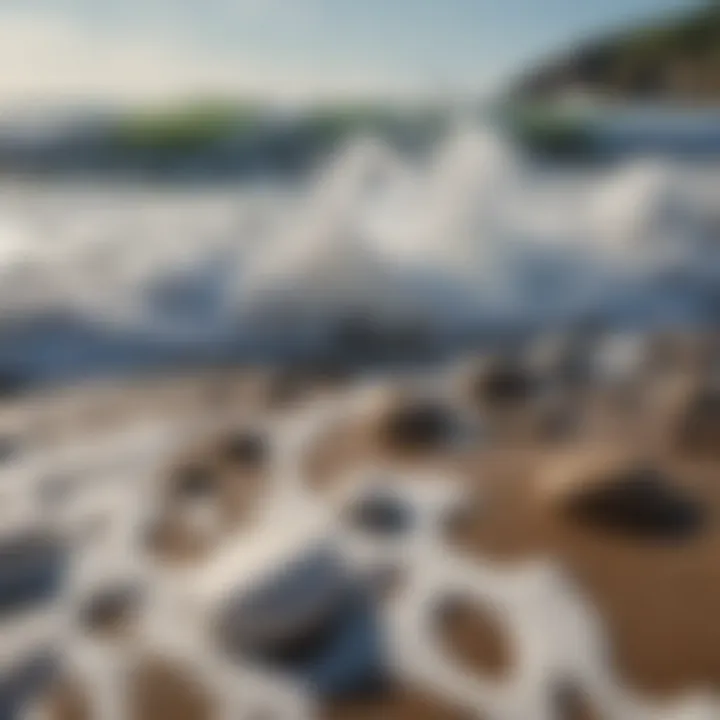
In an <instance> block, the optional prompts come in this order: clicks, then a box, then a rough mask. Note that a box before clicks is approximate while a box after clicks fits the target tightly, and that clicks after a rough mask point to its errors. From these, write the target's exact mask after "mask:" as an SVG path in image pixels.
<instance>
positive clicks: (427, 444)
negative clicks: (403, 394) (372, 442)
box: [378, 399, 457, 451]
mask: <svg viewBox="0 0 720 720" xmlns="http://www.w3.org/2000/svg"><path fill="white" fill-rule="evenodd" d="M456 425H457V423H456V422H455V418H454V416H453V413H452V412H451V411H450V410H449V409H448V408H446V407H444V406H443V405H442V404H440V403H437V402H434V401H432V400H424V399H418V400H416V399H410V400H399V401H398V402H397V403H395V404H391V405H390V406H389V407H387V408H386V409H385V411H384V412H383V413H382V414H381V417H380V418H379V421H378V435H379V439H380V441H381V442H382V444H384V445H385V446H386V447H388V448H392V449H395V450H400V451H420V450H434V449H438V448H441V447H443V446H445V445H446V444H447V443H449V442H450V441H451V439H452V436H453V433H454V431H455V429H456Z"/></svg>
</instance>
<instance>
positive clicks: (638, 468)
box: [555, 463, 703, 540]
mask: <svg viewBox="0 0 720 720" xmlns="http://www.w3.org/2000/svg"><path fill="white" fill-rule="evenodd" d="M555 500H556V502H557V503H558V506H559V508H560V509H561V511H562V512H563V513H564V514H565V515H566V516H567V517H568V518H570V519H571V520H573V521H575V522H577V523H580V524H581V525H583V526H586V527H589V528H592V529H595V530H599V531H602V532H611V533H616V534H618V535H621V536H630V537H636V538H645V539H650V540H680V539H684V538H687V537H691V536H693V535H695V534H696V533H697V532H698V531H699V530H700V529H701V528H702V525H703V512H702V510H701V508H700V506H699V505H698V504H696V503H695V502H693V501H692V500H690V499H689V498H687V497H685V496H684V494H683V493H681V492H680V490H679V489H676V488H674V487H673V485H672V482H671V481H670V480H669V479H668V478H666V477H665V475H664V474H663V473H662V472H660V471H658V470H657V469H656V468H654V467H652V466H645V465H642V464H638V463H627V464H621V465H618V466H615V467H613V466H610V467H607V468H590V469H588V470H586V471H584V472H582V471H581V473H580V474H579V475H577V476H576V477H575V478H574V479H571V480H570V482H566V483H564V484H563V485H562V487H561V488H560V491H559V492H558V493H557V496H556V498H555Z"/></svg>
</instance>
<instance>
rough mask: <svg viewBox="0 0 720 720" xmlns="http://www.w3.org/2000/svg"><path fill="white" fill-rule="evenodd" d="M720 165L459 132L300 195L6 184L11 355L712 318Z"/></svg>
mask: <svg viewBox="0 0 720 720" xmlns="http://www.w3.org/2000/svg"><path fill="white" fill-rule="evenodd" d="M717 174H718V169H713V168H707V167H703V168H699V167H692V166H687V165H684V166H679V165H677V164H672V163H670V162H665V161H659V160H656V161H647V160H632V161H627V162H625V163H624V164H621V165H615V166H613V167H604V168H573V169H568V168H566V169H564V170H559V169H557V168H555V169H550V168H548V167H540V166H538V165H537V164H531V163H530V162H529V161H527V160H526V159H524V158H523V157H521V156H520V155H519V154H517V153H516V152H515V151H514V149H513V148H512V147H510V146H509V145H508V144H505V143H504V142H503V140H501V139H500V138H499V137H498V136H497V135H495V134H493V133H491V132H490V131H488V130H485V129H477V128H463V129H458V130H457V131H456V132H455V133H454V134H452V135H451V136H449V137H447V138H446V139H445V140H443V141H442V143H440V144H439V146H438V147H437V148H436V150H435V152H434V153H433V154H432V156H431V157H430V158H429V159H428V158H425V159H423V160H419V159H408V158H404V157H401V156H399V155H398V154H397V153H396V152H395V151H394V150H393V149H391V148H390V147H387V146H385V145H383V144H382V143H381V142H379V141H375V140H372V139H368V138H357V139H355V140H354V141H353V142H351V143H349V144H348V146H347V147H346V148H344V149H342V150H341V151H340V152H338V153H337V155H336V156H335V157H334V158H333V159H332V161H331V162H330V164H329V166H328V167H326V168H325V169H324V170H323V171H322V172H320V173H319V174H318V175H317V176H315V177H313V178H312V179H310V180H307V181H306V182H305V183H304V184H303V186H302V187H299V188H298V187H295V188H293V190H292V191H288V189H287V188H282V189H281V188H278V187H264V188H262V189H260V188H257V187H254V188H252V189H248V188H232V189H223V190H216V191H209V190H197V189H187V188H182V189H177V188H176V189H168V188H164V189H158V188H154V189H148V188H144V189H142V188H139V187H132V186H122V187H109V186H102V187H88V186H87V185H82V186H81V185H77V186H73V185H67V184H64V185H58V186H54V187H53V186H51V185H48V184H44V185H43V186H31V185H28V184H20V183H10V182H7V183H5V187H4V192H3V194H2V196H1V197H0V314H1V317H2V327H3V328H4V329H5V332H10V331H12V332H13V333H14V334H13V335H12V343H11V347H10V349H8V350H6V351H4V354H3V358H2V359H3V360H4V361H6V362H8V361H13V362H21V361H25V360H27V359H28V358H30V361H31V362H34V363H35V365H37V366H38V367H39V368H40V369H42V370H44V371H49V370H50V369H58V368H60V369H67V368H68V367H70V366H73V363H72V362H71V361H70V360H69V359H68V357H67V356H68V354H70V355H72V356H73V358H74V359H75V365H77V364H78V363H80V364H82V365H84V366H92V365H93V363H95V364H100V365H101V364H102V363H103V362H107V358H108V357H111V356H112V357H113V358H114V360H115V361H117V362H122V361H130V359H133V358H135V359H137V356H138V354H137V353H134V352H133V351H131V350H130V349H128V352H127V353H123V352H119V353H118V352H115V353H112V352H110V351H109V350H108V349H107V348H108V347H112V348H114V349H115V350H117V348H118V347H121V348H122V347H124V346H127V347H128V348H134V349H135V350H137V348H138V347H144V348H147V347H153V348H156V349H157V348H163V347H172V348H175V349H178V348H185V349H188V348H197V347H202V348H205V349H208V348H214V349H217V350H220V349H227V348H230V347H232V348H235V349H236V350H237V351H240V350H241V349H244V350H247V349H248V348H256V349H257V348H258V347H261V346H263V345H264V344H268V343H271V344H272V343H275V344H277V343H282V344H283V347H285V348H286V349H288V348H291V347H292V346H293V344H300V343H304V344H305V346H307V344H308V343H312V342H321V341H322V340H323V339H326V336H327V333H328V331H329V330H330V329H332V328H333V327H334V326H335V325H336V324H337V322H338V321H342V320H345V319H347V318H348V317H351V318H357V317H362V318H364V319H365V320H369V321H374V322H375V323H377V324H379V325H381V326H385V327H390V328H394V329H398V328H402V327H403V326H412V327H414V328H418V327H420V328H422V329H423V331H424V332H425V333H426V334H427V335H429V336H431V337H434V338H436V339H437V340H442V339H444V338H446V337H447V336H448V334H451V333H455V332H458V331H465V330H469V329H473V328H475V329H476V328H478V327H482V326H483V324H485V323H488V322H492V323H494V324H495V323H498V322H504V323H522V324H528V323H530V324H532V323H552V322H558V321H566V320H568V319H572V318H573V317H577V316H578V315H582V314H583V313H590V312H603V311H606V312H608V313H611V314H612V316H613V317H615V318H622V319H625V320H628V321H630V320H632V321H634V322H651V321H652V322H657V321H670V320H677V319H682V320H686V321H687V320H702V319H705V318H704V317H703V314H704V313H706V312H707V311H708V309H709V308H710V305H711V302H712V301H713V298H712V294H711V288H712V286H713V283H714V282H715V281H716V280H717V279H718V277H719V276H720V222H719V216H720V212H719V211H718V207H720V205H718V202H717V201H718V199H720V198H718V197H717V196H718V195H720V183H717V182H715V183H713V179H714V180H717ZM713 187H714V188H715V189H714V190H713ZM48 316H50V317H51V318H52V319H53V322H47V321H46V322H45V323H44V324H43V325H42V326H41V329H42V331H38V333H36V334H33V333H27V332H25V333H19V331H18V328H22V327H24V326H25V323H27V322H28V320H29V319H33V320H34V321H37V319H38V318H46V319H47V317H48ZM61 321H62V322H61ZM48 328H50V329H51V330H52V332H50V333H48ZM58 328H59V329H58ZM58 347H62V348H64V355H63V353H60V355H61V356H62V357H58ZM68 348H72V351H70V350H68ZM98 348H99V349H98ZM38 357H41V361H40V360H38ZM118 358H120V359H118Z"/></svg>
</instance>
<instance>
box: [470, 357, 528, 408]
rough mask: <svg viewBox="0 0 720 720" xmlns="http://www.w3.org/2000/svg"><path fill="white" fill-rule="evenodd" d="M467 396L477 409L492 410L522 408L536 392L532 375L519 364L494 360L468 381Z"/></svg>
mask: <svg viewBox="0 0 720 720" xmlns="http://www.w3.org/2000/svg"><path fill="white" fill-rule="evenodd" d="M469 391H470V395H471V397H472V399H473V401H474V402H475V403H477V404H478V405H479V406H480V407H482V408H485V409H489V410H493V409H503V408H507V407H515V406H518V405H522V404H524V403H525V402H527V401H528V400H530V399H531V398H532V396H533V394H534V391H535V382H534V379H533V377H532V375H531V373H530V372H529V371H528V370H527V369H525V368H524V367H522V365H521V364H520V363H518V362H515V361H512V360H505V359H501V358H496V359H493V360H490V361H487V362H486V363H484V364H482V365H481V366H480V368H478V369H477V370H476V371H475V372H474V374H473V377H472V378H471V380H470V388H469Z"/></svg>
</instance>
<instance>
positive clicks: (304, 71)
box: [0, 0, 697, 106]
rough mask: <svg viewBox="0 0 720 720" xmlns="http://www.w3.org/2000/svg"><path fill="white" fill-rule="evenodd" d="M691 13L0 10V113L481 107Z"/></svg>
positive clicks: (61, 0) (194, 7) (655, 0)
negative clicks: (592, 48)
mask: <svg viewBox="0 0 720 720" xmlns="http://www.w3.org/2000/svg"><path fill="white" fill-rule="evenodd" d="M694 4H697V2H696V0H0V70H1V72H0V105H4V106H8V105H10V104H12V103H13V102H15V103H17V102H24V101H33V100H53V99H63V98H64V99H67V98H72V99H76V100H83V99H92V100H102V101H111V102H136V101H141V102H147V101H152V100H164V99H166V98H175V97H178V96H182V97H184V96H188V95H197V94H205V95H232V96H252V97H257V96H260V97H264V98H268V99H278V100H281V101H282V100H287V101H303V100H313V99H318V98H326V97H332V98H334V97H350V98H354V97H367V96H370V97H376V96H377V97H381V96H382V97H386V96H389V97H411V98H412V97H416V96H418V95H420V96H423V95H427V94H433V93H438V92H442V93H464V94H467V93H470V94H472V95H476V94H477V95H482V94H486V93H489V92H492V91H493V90H495V89H497V88H499V87H502V84H503V82H507V80H508V79H509V78H511V77H513V75H514V74H516V73H517V72H518V71H520V70H522V69H524V68H528V67H532V66H533V64H534V63H537V62H538V60H541V59H542V58H544V57H547V56H548V55H549V54H552V53H554V52H557V51H559V50H561V49H562V48H566V47H568V46H570V45H572V44H574V43H577V42H578V41H581V40H582V39H583V38H589V37H592V36H594V35H597V34H601V33H603V32H606V31H608V30H612V29H614V28H620V27H623V26H626V25H627V24H629V23H635V22H642V21H643V20H645V19H648V18H653V17H662V16H663V15H667V14H672V13H675V12H679V11H682V10H683V9H687V8H688V7H692V6H693V5H694Z"/></svg>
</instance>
